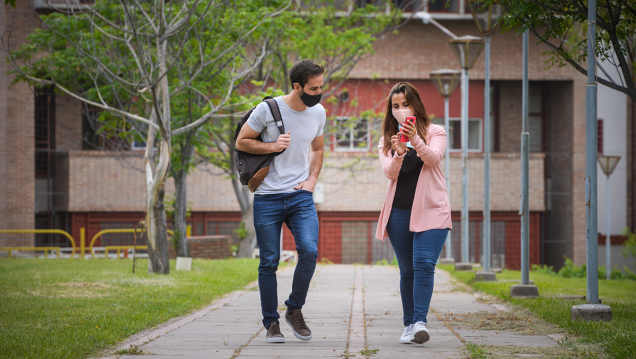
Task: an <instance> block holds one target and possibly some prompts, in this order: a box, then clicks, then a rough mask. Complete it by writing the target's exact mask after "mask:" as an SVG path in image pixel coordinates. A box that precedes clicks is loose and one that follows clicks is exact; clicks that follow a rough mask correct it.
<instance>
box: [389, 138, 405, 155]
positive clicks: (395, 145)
mask: <svg viewBox="0 0 636 359" xmlns="http://www.w3.org/2000/svg"><path fill="white" fill-rule="evenodd" d="M391 149H392V150H393V151H395V153H397V154H398V155H399V156H401V155H402V154H403V153H404V152H406V142H400V140H399V139H398V135H393V136H391Z"/></svg>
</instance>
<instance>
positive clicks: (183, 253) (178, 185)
mask: <svg viewBox="0 0 636 359" xmlns="http://www.w3.org/2000/svg"><path fill="white" fill-rule="evenodd" d="M187 178H188V176H187V174H186V171H185V170H184V169H181V170H180V171H179V172H178V173H177V174H176V175H175V176H174V187H175V203H174V209H175V211H174V236H173V238H175V239H176V240H177V242H176V243H175V247H176V252H177V256H178V257H190V251H189V250H188V239H187V223H186V215H187V211H188V203H187V184H186V180H187Z"/></svg>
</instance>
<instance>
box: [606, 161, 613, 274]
mask: <svg viewBox="0 0 636 359" xmlns="http://www.w3.org/2000/svg"><path fill="white" fill-rule="evenodd" d="M611 242H612V240H611V239H610V175H609V173H608V174H607V237H605V268H606V269H605V279H610V272H611V271H612V254H611V252H610V248H611V245H612V243H611Z"/></svg>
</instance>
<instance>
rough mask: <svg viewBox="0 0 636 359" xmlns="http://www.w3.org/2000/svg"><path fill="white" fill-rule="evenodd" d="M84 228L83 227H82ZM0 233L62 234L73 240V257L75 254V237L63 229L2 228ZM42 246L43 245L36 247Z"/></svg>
mask: <svg viewBox="0 0 636 359" xmlns="http://www.w3.org/2000/svg"><path fill="white" fill-rule="evenodd" d="M82 229H83V228H82ZM0 233H6V234H20V233H35V234H61V235H64V236H66V238H68V239H69V240H70V241H71V245H72V246H73V252H72V253H71V257H73V256H74V255H75V248H76V247H75V240H73V237H71V235H70V234H69V233H68V232H66V231H63V230H61V229H0ZM36 248H41V247H36Z"/></svg>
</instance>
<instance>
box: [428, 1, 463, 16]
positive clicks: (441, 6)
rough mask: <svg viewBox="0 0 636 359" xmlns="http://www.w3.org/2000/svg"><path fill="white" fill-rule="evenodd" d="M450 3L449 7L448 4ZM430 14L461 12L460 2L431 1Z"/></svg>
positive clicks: (429, 5)
mask: <svg viewBox="0 0 636 359" xmlns="http://www.w3.org/2000/svg"><path fill="white" fill-rule="evenodd" d="M447 3H448V6H446V4H447ZM428 12H446V13H457V12H459V0H429V2H428Z"/></svg>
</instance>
